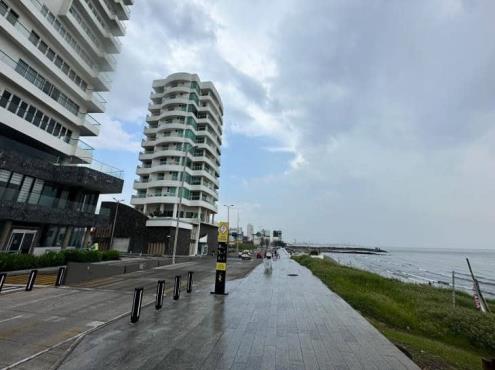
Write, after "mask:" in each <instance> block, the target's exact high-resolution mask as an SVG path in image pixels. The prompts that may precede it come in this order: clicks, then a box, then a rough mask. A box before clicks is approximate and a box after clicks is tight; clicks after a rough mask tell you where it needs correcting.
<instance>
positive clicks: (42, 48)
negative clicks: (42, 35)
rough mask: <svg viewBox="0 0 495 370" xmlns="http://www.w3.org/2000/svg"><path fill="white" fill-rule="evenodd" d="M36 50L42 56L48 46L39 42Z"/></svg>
mask: <svg viewBox="0 0 495 370" xmlns="http://www.w3.org/2000/svg"><path fill="white" fill-rule="evenodd" d="M38 50H39V51H41V52H42V53H43V54H45V53H46V51H47V50H48V45H47V44H46V43H45V42H43V41H40V43H39V45H38Z"/></svg>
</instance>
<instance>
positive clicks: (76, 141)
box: [69, 138, 95, 152]
mask: <svg viewBox="0 0 495 370" xmlns="http://www.w3.org/2000/svg"><path fill="white" fill-rule="evenodd" d="M69 144H71V145H77V147H78V148H80V149H82V150H86V151H88V152H92V151H93V150H95V148H93V147H92V146H91V145H89V144H88V143H86V142H84V141H82V140H81V139H73V138H72V139H70V140H69Z"/></svg>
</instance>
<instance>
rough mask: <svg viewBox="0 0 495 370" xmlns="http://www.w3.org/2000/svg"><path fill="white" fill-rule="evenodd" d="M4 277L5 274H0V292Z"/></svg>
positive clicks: (5, 277) (5, 276)
mask: <svg viewBox="0 0 495 370" xmlns="http://www.w3.org/2000/svg"><path fill="white" fill-rule="evenodd" d="M5 279H7V274H4V273H1V274H0V293H1V292H2V288H3V283H5Z"/></svg>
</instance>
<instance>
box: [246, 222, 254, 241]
mask: <svg viewBox="0 0 495 370" xmlns="http://www.w3.org/2000/svg"><path fill="white" fill-rule="evenodd" d="M253 234H254V227H253V225H251V224H247V227H246V236H247V239H248V240H249V241H252V240H253Z"/></svg>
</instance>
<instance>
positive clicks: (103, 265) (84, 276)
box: [65, 257, 192, 285]
mask: <svg viewBox="0 0 495 370" xmlns="http://www.w3.org/2000/svg"><path fill="white" fill-rule="evenodd" d="M191 260H192V257H191V258H185V257H181V258H180V260H179V261H178V262H187V261H191ZM170 263H171V260H170V258H152V259H136V260H134V261H133V260H126V261H112V262H97V263H80V262H69V263H68V264H67V275H66V277H65V284H66V285H71V284H78V283H81V282H84V281H89V280H94V279H102V278H106V277H109V276H114V275H120V274H128V273H131V272H136V271H140V270H149V269H152V268H155V267H159V266H165V265H169V264H170Z"/></svg>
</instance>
